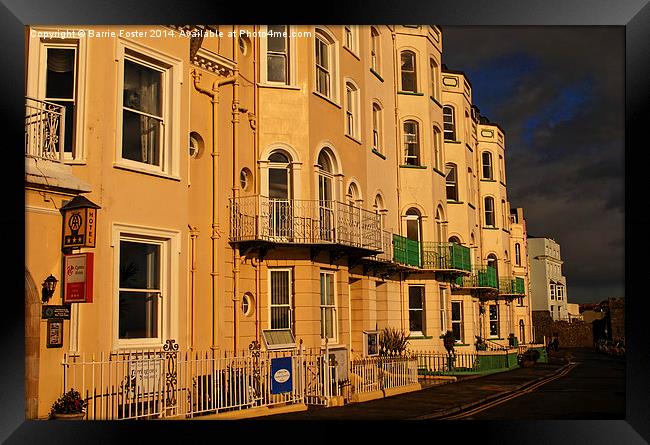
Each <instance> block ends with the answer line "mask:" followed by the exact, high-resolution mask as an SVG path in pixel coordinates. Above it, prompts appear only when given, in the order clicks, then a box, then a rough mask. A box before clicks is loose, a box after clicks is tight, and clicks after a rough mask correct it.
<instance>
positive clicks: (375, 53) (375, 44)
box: [370, 26, 381, 75]
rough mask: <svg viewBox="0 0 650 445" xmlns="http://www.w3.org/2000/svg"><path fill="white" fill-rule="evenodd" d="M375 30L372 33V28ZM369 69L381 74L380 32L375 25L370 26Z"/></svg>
mask: <svg viewBox="0 0 650 445" xmlns="http://www.w3.org/2000/svg"><path fill="white" fill-rule="evenodd" d="M373 29H374V30H375V31H376V32H377V34H376V36H374V35H373V33H372V30H373ZM370 69H371V70H373V71H374V72H375V73H377V74H379V75H381V32H379V29H378V28H377V27H376V26H371V27H370Z"/></svg>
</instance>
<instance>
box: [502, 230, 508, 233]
mask: <svg viewBox="0 0 650 445" xmlns="http://www.w3.org/2000/svg"><path fill="white" fill-rule="evenodd" d="M501 230H503V231H504V232H506V233H510V230H506V229H501Z"/></svg>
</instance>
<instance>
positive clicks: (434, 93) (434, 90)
mask: <svg viewBox="0 0 650 445" xmlns="http://www.w3.org/2000/svg"><path fill="white" fill-rule="evenodd" d="M429 67H430V68H431V97H433V98H434V99H436V100H438V64H437V63H436V61H435V60H433V59H430V60H429Z"/></svg>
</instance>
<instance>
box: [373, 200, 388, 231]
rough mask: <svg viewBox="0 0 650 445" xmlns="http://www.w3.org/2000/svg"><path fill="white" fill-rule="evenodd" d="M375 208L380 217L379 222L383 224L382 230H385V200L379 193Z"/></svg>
mask: <svg viewBox="0 0 650 445" xmlns="http://www.w3.org/2000/svg"><path fill="white" fill-rule="evenodd" d="M374 208H375V213H377V214H378V215H379V222H380V223H381V228H382V230H383V228H384V227H386V224H385V223H386V221H385V219H386V207H385V205H384V198H382V197H381V195H380V194H379V193H378V194H377V196H375V204H374Z"/></svg>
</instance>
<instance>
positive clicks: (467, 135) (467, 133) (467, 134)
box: [463, 110, 472, 146]
mask: <svg viewBox="0 0 650 445" xmlns="http://www.w3.org/2000/svg"><path fill="white" fill-rule="evenodd" d="M463 126H464V127H465V143H466V144H467V145H470V146H471V144H472V137H471V133H470V130H469V128H470V127H469V113H468V112H467V110H465V120H464V121H463Z"/></svg>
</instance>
